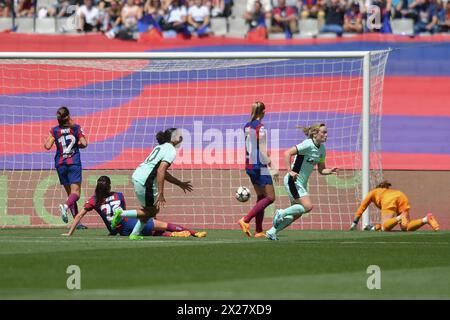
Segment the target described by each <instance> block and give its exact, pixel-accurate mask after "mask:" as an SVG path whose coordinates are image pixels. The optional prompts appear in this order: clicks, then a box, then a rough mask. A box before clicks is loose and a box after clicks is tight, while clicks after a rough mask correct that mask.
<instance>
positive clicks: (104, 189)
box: [95, 176, 111, 207]
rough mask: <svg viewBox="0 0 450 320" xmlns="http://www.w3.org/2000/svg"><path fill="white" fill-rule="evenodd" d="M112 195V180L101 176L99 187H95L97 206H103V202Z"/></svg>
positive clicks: (98, 182) (98, 181)
mask: <svg viewBox="0 0 450 320" xmlns="http://www.w3.org/2000/svg"><path fill="white" fill-rule="evenodd" d="M110 193H111V179H109V177H107V176H101V177H100V178H98V180H97V186H96V187H95V206H96V207H98V206H100V205H101V203H102V202H103V200H105V198H106V197H108V196H109V194H110Z"/></svg>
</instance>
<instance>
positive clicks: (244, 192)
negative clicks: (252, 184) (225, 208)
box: [235, 187, 251, 202]
mask: <svg viewBox="0 0 450 320" xmlns="http://www.w3.org/2000/svg"><path fill="white" fill-rule="evenodd" d="M235 196H236V199H237V200H238V201H240V202H246V201H248V199H250V196H251V193H250V190H248V188H247V187H239V188H237V190H236V195H235Z"/></svg>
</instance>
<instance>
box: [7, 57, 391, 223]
mask: <svg viewBox="0 0 450 320" xmlns="http://www.w3.org/2000/svg"><path fill="white" fill-rule="evenodd" d="M388 54H389V52H388V51H372V52H371V51H349V52H332V51H328V52H221V53H214V52H146V53H111V52H98V53H78V52H77V53H71V52H66V53H63V52H47V53H31V52H27V53H18V52H9V53H8V52H4V53H0V146H1V148H2V149H1V152H0V170H1V171H0V227H52V226H61V225H62V224H63V223H62V221H61V220H60V218H59V214H58V210H57V208H58V205H59V204H60V203H63V202H64V201H65V199H66V197H67V195H66V194H65V191H64V189H63V188H62V186H60V185H59V181H58V177H57V174H56V171H55V169H54V161H53V157H54V153H55V151H54V150H52V151H45V150H44V148H43V142H44V140H45V138H46V137H47V135H48V132H49V131H50V129H51V128H52V127H54V126H56V125H57V121H56V110H57V109H58V107H60V106H66V107H68V108H69V110H70V112H71V115H72V118H73V119H74V121H75V122H76V123H78V124H80V125H81V127H82V128H83V130H84V132H85V134H86V137H87V140H88V143H89V145H88V147H87V148H86V149H83V150H81V159H82V163H83V183H82V196H81V199H80V200H79V201H78V205H79V207H81V206H82V205H83V204H84V202H85V201H86V200H87V199H88V198H89V197H90V196H91V195H92V194H93V192H94V188H95V183H96V180H97V178H98V177H99V176H101V175H108V176H110V178H111V180H112V185H113V189H114V190H115V191H120V192H123V193H124V195H125V198H126V201H127V206H128V207H129V208H132V207H134V206H137V201H136V199H135V195H134V192H133V187H132V183H131V175H132V172H133V171H134V169H135V168H136V167H137V166H138V165H139V164H140V163H141V162H142V161H143V160H144V159H145V158H146V157H147V155H148V154H149V153H150V152H151V151H152V148H153V147H154V146H155V145H156V139H155V134H156V133H157V132H158V131H160V130H162V129H166V128H171V127H176V128H179V129H180V130H181V131H182V134H183V137H184V140H183V144H182V147H181V148H180V149H179V150H178V156H177V160H176V161H175V163H174V164H173V166H172V167H171V171H172V173H173V175H174V176H176V177H179V178H180V179H183V180H190V181H192V183H193V185H194V191H193V192H192V193H190V194H184V193H183V192H182V191H181V190H179V189H177V188H176V187H174V186H171V185H169V184H166V188H167V191H166V200H167V207H166V208H165V209H164V210H163V211H162V212H161V213H160V214H159V216H160V217H161V219H163V220H166V221H173V222H177V223H180V224H185V225H187V226H195V227H197V228H236V227H237V224H236V222H237V220H238V219H239V218H240V217H242V216H243V215H245V214H246V213H247V212H248V210H250V208H251V207H252V206H253V205H254V202H255V198H256V197H255V193H254V190H253V189H252V188H251V184H250V180H249V178H248V177H247V175H246V173H245V170H244V162H245V151H244V133H243V126H244V124H245V123H246V122H247V121H248V119H249V116H250V112H251V105H252V103H253V102H255V101H263V102H264V103H265V105H266V108H267V109H266V116H265V118H264V119H263V123H264V124H265V127H266V128H267V132H268V149H269V152H270V155H271V158H272V161H273V162H274V163H275V164H276V165H277V166H278V167H279V168H280V183H279V184H276V188H275V189H276V194H277V200H276V202H275V203H274V204H273V205H272V206H271V207H269V208H268V209H267V210H266V213H265V217H266V220H265V222H264V226H265V228H266V227H268V226H269V224H270V222H271V219H270V218H271V217H272V213H273V210H274V208H275V207H277V208H285V207H287V206H289V200H288V197H287V195H286V192H285V191H284V186H283V185H282V178H283V176H284V174H285V173H286V171H285V168H284V161H283V152H284V151H285V150H286V149H288V148H289V147H292V146H294V145H296V144H298V143H299V142H301V141H302V140H303V139H305V136H304V135H303V133H302V132H301V131H300V130H299V129H298V126H306V125H311V124H314V123H317V122H324V123H325V124H327V127H328V136H329V138H328V141H327V142H326V144H325V146H326V148H327V157H326V164H327V167H333V166H336V167H338V168H340V172H339V174H338V175H337V176H326V177H325V176H320V175H318V174H317V172H314V173H313V174H312V175H311V178H310V181H309V192H310V194H311V198H312V201H313V204H314V209H313V211H312V212H311V213H310V214H308V215H306V216H304V217H302V218H301V219H299V220H298V221H297V222H296V223H294V224H293V228H299V229H325V230H326V229H338V230H344V229H347V228H348V227H349V225H350V223H351V221H352V218H353V214H354V212H355V211H356V209H357V207H358V206H359V204H360V201H361V199H362V198H363V197H364V196H365V195H366V194H367V193H368V192H369V190H370V189H371V188H373V187H374V186H375V185H376V184H377V183H378V182H379V181H380V179H381V177H382V167H381V116H382V95H383V80H384V72H385V66H386V62H387V58H388ZM239 186H247V187H248V188H249V189H250V190H251V191H252V197H251V198H250V201H248V202H245V203H240V202H238V201H237V200H236V199H235V197H234V193H235V190H236V189H237V188H238V187H239ZM370 220H371V219H370V215H369V214H368V213H366V214H365V215H364V216H363V220H362V222H363V223H362V226H365V225H367V224H369V223H370ZM84 221H85V222H86V224H87V225H88V226H90V227H96V226H101V225H102V222H101V220H100V219H99V218H98V217H97V216H96V214H95V213H94V212H92V213H90V214H89V215H88V216H87V219H86V220H84Z"/></svg>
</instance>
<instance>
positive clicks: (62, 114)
mask: <svg viewBox="0 0 450 320" xmlns="http://www.w3.org/2000/svg"><path fill="white" fill-rule="evenodd" d="M69 118H70V112H69V109H68V108H67V107H64V106H63V107H60V108H59V109H58V111H56V119H58V123H59V125H60V126H61V127H63V126H67V122H68V120H69Z"/></svg>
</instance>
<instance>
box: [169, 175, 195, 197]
mask: <svg viewBox="0 0 450 320" xmlns="http://www.w3.org/2000/svg"><path fill="white" fill-rule="evenodd" d="M165 178H166V181H167V182H170V183H172V184H174V185H177V186H179V187H180V188H181V189H182V190H183V191H184V193H186V191H189V192H191V191H192V190H193V189H194V188H193V186H192V184H191V182H190V181H180V180H178V179H177V178H175V177H174V176H172V175H171V174H170V173H169V172H167V171H166V177H165Z"/></svg>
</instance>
